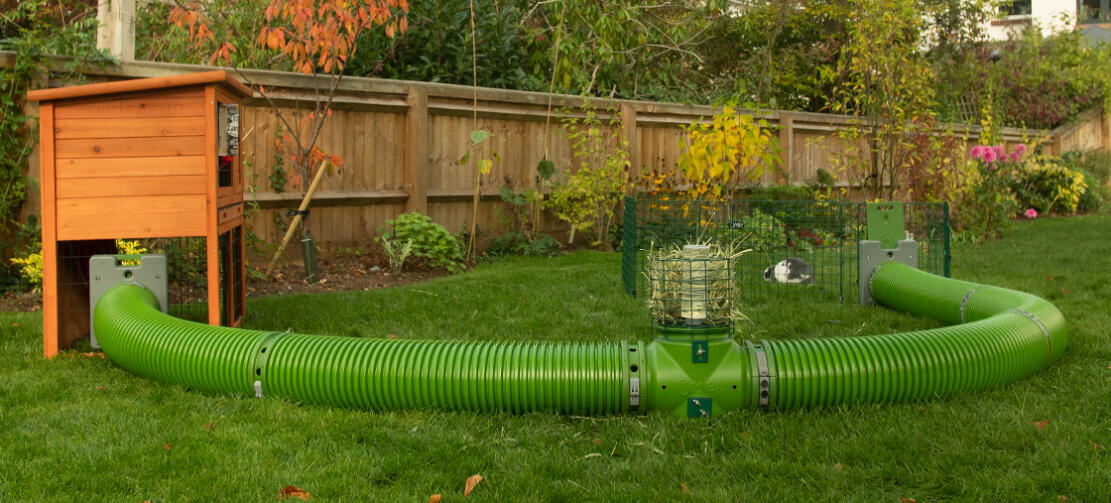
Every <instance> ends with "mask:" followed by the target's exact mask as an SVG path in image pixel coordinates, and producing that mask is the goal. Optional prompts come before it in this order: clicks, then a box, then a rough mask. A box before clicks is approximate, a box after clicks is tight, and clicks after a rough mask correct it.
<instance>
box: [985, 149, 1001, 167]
mask: <svg viewBox="0 0 1111 503" xmlns="http://www.w3.org/2000/svg"><path fill="white" fill-rule="evenodd" d="M983 156H984V162H986V163H988V164H991V163H993V162H995V161H996V160H998V159H999V155H998V154H996V153H995V150H992V149H990V148H984V150H983Z"/></svg>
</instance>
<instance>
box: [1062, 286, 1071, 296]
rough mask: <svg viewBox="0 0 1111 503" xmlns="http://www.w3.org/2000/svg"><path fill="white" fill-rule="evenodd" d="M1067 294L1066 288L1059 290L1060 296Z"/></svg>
mask: <svg viewBox="0 0 1111 503" xmlns="http://www.w3.org/2000/svg"><path fill="white" fill-rule="evenodd" d="M1067 293H1069V290H1068V288H1062V289H1061V295H1064V294H1067Z"/></svg>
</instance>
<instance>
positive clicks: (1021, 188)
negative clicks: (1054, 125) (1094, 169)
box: [1011, 156, 1088, 214]
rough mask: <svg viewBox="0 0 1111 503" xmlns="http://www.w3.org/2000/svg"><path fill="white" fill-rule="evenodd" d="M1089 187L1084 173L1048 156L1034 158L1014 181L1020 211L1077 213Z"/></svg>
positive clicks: (1018, 172)
mask: <svg viewBox="0 0 1111 503" xmlns="http://www.w3.org/2000/svg"><path fill="white" fill-rule="evenodd" d="M1087 188H1088V183H1087V182H1086V181H1085V177H1084V174H1083V173H1081V172H1079V171H1073V170H1071V169H1069V168H1067V167H1065V166H1064V165H1063V164H1061V162H1060V160H1059V159H1056V158H1052V157H1048V156H1038V157H1036V158H1033V159H1031V160H1030V161H1029V162H1027V163H1026V164H1025V165H1024V166H1023V167H1022V168H1021V169H1019V170H1017V171H1016V172H1015V176H1014V179H1013V180H1012V182H1011V190H1012V191H1013V192H1014V194H1015V199H1016V200H1017V201H1018V204H1019V209H1025V208H1034V209H1035V210H1038V213H1062V214H1072V213H1076V211H1077V207H1078V206H1079V204H1080V198H1081V196H1082V195H1083V194H1084V192H1085V191H1086V190H1087Z"/></svg>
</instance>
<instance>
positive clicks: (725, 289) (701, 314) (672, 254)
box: [645, 241, 750, 328]
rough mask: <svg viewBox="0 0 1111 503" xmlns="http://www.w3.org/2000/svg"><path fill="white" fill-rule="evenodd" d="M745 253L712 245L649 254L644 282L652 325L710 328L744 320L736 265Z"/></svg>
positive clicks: (681, 247) (702, 243)
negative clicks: (738, 304)
mask: <svg viewBox="0 0 1111 503" xmlns="http://www.w3.org/2000/svg"><path fill="white" fill-rule="evenodd" d="M748 251H750V250H747V249H744V250H742V249H740V248H739V247H737V246H736V245H735V244H733V243H729V244H726V245H719V244H717V243H715V242H712V241H704V242H696V243H692V244H688V245H685V246H679V245H676V246H672V247H665V248H659V249H656V248H653V249H651V250H649V251H648V254H647V265H648V267H647V270H646V272H645V276H646V277H647V279H648V286H649V295H648V306H649V309H650V310H651V313H652V319H653V321H654V322H655V323H656V324H658V325H661V326H669V327H677V326H683V327H691V328H693V327H706V328H711V327H722V326H730V325H732V324H733V323H734V322H735V321H736V320H738V319H747V318H745V316H744V315H743V314H741V312H740V311H738V310H737V309H736V294H737V290H736V282H735V268H734V260H735V259H736V258H737V257H739V256H741V255H742V254H744V253H746V252H748Z"/></svg>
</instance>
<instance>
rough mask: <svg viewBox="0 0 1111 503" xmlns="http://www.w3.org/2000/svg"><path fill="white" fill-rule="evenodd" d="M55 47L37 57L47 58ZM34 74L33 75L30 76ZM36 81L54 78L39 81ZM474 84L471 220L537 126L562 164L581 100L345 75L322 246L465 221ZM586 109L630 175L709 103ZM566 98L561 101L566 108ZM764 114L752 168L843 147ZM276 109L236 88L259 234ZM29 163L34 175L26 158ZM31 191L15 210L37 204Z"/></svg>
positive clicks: (669, 156)
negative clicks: (482, 136) (422, 216)
mask: <svg viewBox="0 0 1111 503" xmlns="http://www.w3.org/2000/svg"><path fill="white" fill-rule="evenodd" d="M65 62H66V61H65V60H64V59H62V58H58V59H55V60H52V61H51V65H53V67H54V68H56V69H61V68H62V65H64V64H65ZM3 64H10V55H5V54H3V53H0V65H3ZM207 69H211V68H210V67H204V66H197V65H180V64H166V63H150V62H135V63H125V64H123V65H122V66H113V67H93V68H86V69H83V70H82V71H83V73H84V74H85V75H86V76H87V77H88V78H89V79H90V80H92V81H101V80H113V79H120V78H138V77H155V76H164V75H171V74H179V73H185V72H195V71H201V70H207ZM243 75H244V76H245V77H246V79H247V80H249V81H250V82H251V83H254V84H262V85H264V86H265V87H266V89H267V90H268V91H267V92H268V94H269V95H271V96H272V97H274V98H275V101H276V103H277V104H278V105H279V106H280V107H282V108H283V110H285V111H288V112H290V114H291V115H292V116H294V117H299V116H303V115H304V114H306V113H308V110H307V109H306V107H307V106H309V105H310V103H311V99H312V95H313V89H314V85H313V84H314V82H313V79H312V77H309V76H305V75H301V74H294V73H284V72H271V71H255V70H249V71H245V72H244V73H243ZM45 82H46V81H45V80H44V83H45ZM49 83H50V85H62V83H61V82H56V81H53V80H52V81H49ZM475 94H477V98H478V104H477V114H478V128H479V129H484V130H487V131H490V132H492V133H494V135H496V139H495V141H494V142H493V145H492V147H493V148H494V149H495V150H496V151H497V152H498V153H499V154H500V155H501V158H502V162H500V163H498V164H496V165H495V167H494V169H493V172H492V173H491V174H490V175H488V176H487V177H485V178H484V179H483V189H482V202H481V205H480V209H479V217H478V222H479V226H480V228H482V229H486V230H487V231H490V230H493V229H494V228H496V227H498V222H499V220H500V217H499V214H498V211H499V208H502V207H503V206H504V205H503V203H501V202H500V199H499V198H498V196H497V194H498V189H499V188H500V187H502V186H503V185H507V184H508V185H510V186H512V187H514V188H516V189H521V188H526V187H533V186H535V181H534V178H535V175H534V173H535V166H536V165H537V163H538V162H539V161H540V160H541V159H542V157H543V156H544V139H545V135H546V134H547V135H548V139H549V142H550V150H549V154H548V157H549V158H550V159H552V160H553V161H554V162H555V164H556V166H557V168H559V169H561V170H563V169H569V168H571V166H572V164H573V161H574V159H573V158H572V154H571V148H570V145H569V143H568V141H567V138H566V136H565V135H564V134H563V132H562V130H561V128H560V119H561V118H563V117H565V116H567V115H568V114H570V115H579V116H581V112H580V111H579V110H578V109H579V107H580V106H582V104H583V100H582V99H581V98H579V97H575V96H566V95H555V96H553V97H552V101H553V118H552V126H551V128H550V132H549V131H547V130H546V128H545V117H546V111H547V104H548V95H547V94H545V93H533V92H523V91H512V90H502V89H488V88H480V89H478V90H477V91H475V90H473V89H472V88H470V87H467V86H456V85H446V84H434V83H424V82H407V81H396V80H383V79H369V78H345V79H344V80H343V82H342V84H341V86H340V89H339V93H338V95H337V97H336V101H335V104H334V109H335V113H334V115H333V116H332V117H331V118H330V119H329V120H328V121H327V123H326V125H325V127H324V131H323V133H322V135H321V138H320V142H319V146H320V147H321V148H322V149H324V150H325V151H328V152H331V153H334V154H337V155H339V156H341V157H343V158H344V159H345V160H346V163H345V164H344V166H343V167H342V169H340V170H339V171H338V172H337V173H335V174H334V175H332V176H329V177H326V178H325V179H324V181H323V183H322V185H321V188H320V190H319V191H318V192H317V194H316V196H315V197H314V200H313V206H312V213H311V215H310V217H309V219H310V225H311V226H312V229H313V233H314V235H315V236H316V238H317V239H318V241H319V242H320V243H321V244H322V246H324V247H325V248H326V249H327V248H329V247H333V246H349V245H352V244H357V243H362V242H365V241H366V240H367V239H369V238H370V237H372V236H373V235H375V234H376V232H377V229H378V228H379V227H380V226H382V225H383V224H384V223H385V222H386V220H388V219H390V218H393V217H394V216H396V215H398V214H400V213H402V212H406V211H419V212H423V213H426V214H428V215H429V216H431V217H432V219H433V220H435V221H436V222H439V223H440V224H442V225H444V226H445V227H446V228H447V229H448V230H450V231H452V232H456V231H459V230H461V229H463V228H464V227H466V226H467V225H469V222H470V219H471V197H472V194H473V187H474V178H473V177H474V172H473V168H472V167H470V166H460V165H459V164H458V160H459V159H460V158H461V157H462V156H463V154H464V153H465V152H466V149H467V146H468V144H469V142H470V140H469V133H470V131H471V130H472V129H473V126H472V118H471V115H472V107H473V102H472V100H473V98H474V96H475ZM593 105H594V106H596V107H597V108H598V110H599V117H601V118H602V119H608V118H610V117H611V116H612V114H614V113H620V114H621V116H622V119H623V129H624V130H623V133H624V135H625V136H626V138H627V140H628V142H629V148H630V160H631V163H632V170H631V171H632V172H631V175H632V177H633V179H634V180H635V179H636V178H637V177H638V176H639V175H640V173H642V172H643V171H644V170H652V169H659V170H663V171H669V170H671V169H672V168H673V167H674V166H675V163H676V161H677V160H678V157H679V143H680V139H681V138H682V137H683V136H684V135H685V133H684V131H683V130H682V129H681V128H680V126H682V125H685V124H690V123H692V122H694V121H698V120H702V119H706V118H708V117H710V116H712V115H713V114H714V112H715V108H713V107H708V106H697V105H679V104H671V103H658V102H642V101H627V100H602V99H595V100H593ZM566 110H570V112H566ZM760 117H761V118H763V119H765V120H766V121H767V122H768V124H769V127H772V128H774V129H775V130H776V132H777V134H778V137H779V141H780V145H781V148H782V153H781V156H782V161H783V166H784V169H783V170H782V172H779V173H776V174H771V173H769V174H767V175H766V176H765V177H764V178H763V180H762V182H763V183H764V184H773V183H807V182H811V181H813V180H814V179H815V178H816V174H817V172H818V170H819V169H822V168H829V164H830V161H829V159H830V156H831V155H834V154H836V153H837V152H838V151H840V150H842V149H843V148H844V145H843V142H842V141H841V140H840V139H839V138H837V136H836V132H837V131H838V130H839V129H841V128H844V127H845V126H846V125H847V124H848V123H849V121H850V118H849V117H846V116H838V115H829V114H814V113H800V112H786V111H773V112H769V113H762V114H760ZM948 127H949V128H950V129H951V130H952V131H953V132H954V133H955V134H958V135H961V136H962V137H964V138H965V140H966V141H967V142H969V143H974V142H976V141H977V140H978V137H979V133H980V130H981V128H979V127H978V126H967V125H950V126H948ZM278 129H279V122H278V120H277V118H276V116H275V114H274V113H273V111H272V110H271V108H270V106H269V105H268V104H267V103H266V102H265V101H264V100H262V99H261V98H257V97H256V98H254V99H250V100H247V101H246V102H245V107H244V111H243V129H242V130H241V131H242V132H243V133H242V134H243V135H244V136H243V139H242V146H241V148H242V150H241V153H242V155H243V160H244V161H245V162H244V166H245V167H246V169H245V171H246V176H247V180H246V182H247V184H248V186H251V187H253V194H251V195H248V196H247V198H248V199H253V200H254V201H256V202H257V203H258V205H259V207H260V209H261V210H260V211H259V212H257V213H255V214H254V215H253V216H252V217H251V218H250V220H249V224H250V225H251V226H252V227H253V229H254V231H255V232H256V233H257V234H258V235H259V236H261V237H262V238H264V239H265V240H267V241H271V242H273V241H277V240H279V239H280V235H279V229H278V227H277V226H276V225H275V222H274V214H275V212H284V211H285V210H286V209H288V208H293V207H295V206H296V204H297V202H298V201H299V200H300V191H299V190H295V189H293V188H292V187H291V188H290V191H287V192H282V193H278V192H276V191H274V190H273V189H272V188H271V187H270V183H269V180H268V176H269V175H270V173H271V172H272V169H273V167H274V166H275V164H276V157H275V148H276V139H277V135H278ZM1002 133H1003V136H1004V139H1005V140H1006V141H1007V142H1012V143H1013V142H1020V141H1033V140H1040V141H1044V142H1046V144H1047V145H1048V150H1049V151H1050V152H1052V153H1060V152H1064V151H1068V150H1092V149H1104V150H1107V149H1111V136H1109V135H1111V124H1109V123H1108V121H1107V120H1106V119H1105V118H1104V117H1103V115H1102V114H1101V113H1100V112H1098V111H1093V112H1091V113H1089V114H1086V115H1085V116H1084V117H1083V118H1082V120H1080V121H1077V122H1074V123H1072V124H1070V125H1067V126H1064V127H1061V128H1058V129H1056V130H1053V131H1046V130H1021V129H1004V130H1003V132H1002ZM29 172H30V173H32V174H34V175H37V172H38V162H37V158H35V159H32V162H31V167H30V170H29ZM37 200H38V198H37V195H36V196H34V197H32V198H31V200H30V201H29V204H27V208H26V211H29V212H34V213H37V212H38V208H37ZM542 220H543V222H542V227H543V228H544V229H546V230H549V231H554V232H557V233H558V232H560V231H562V230H563V226H561V225H560V223H559V222H557V221H555V219H553V218H551V217H550V215H549V216H546V217H545V218H543V219H542Z"/></svg>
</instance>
